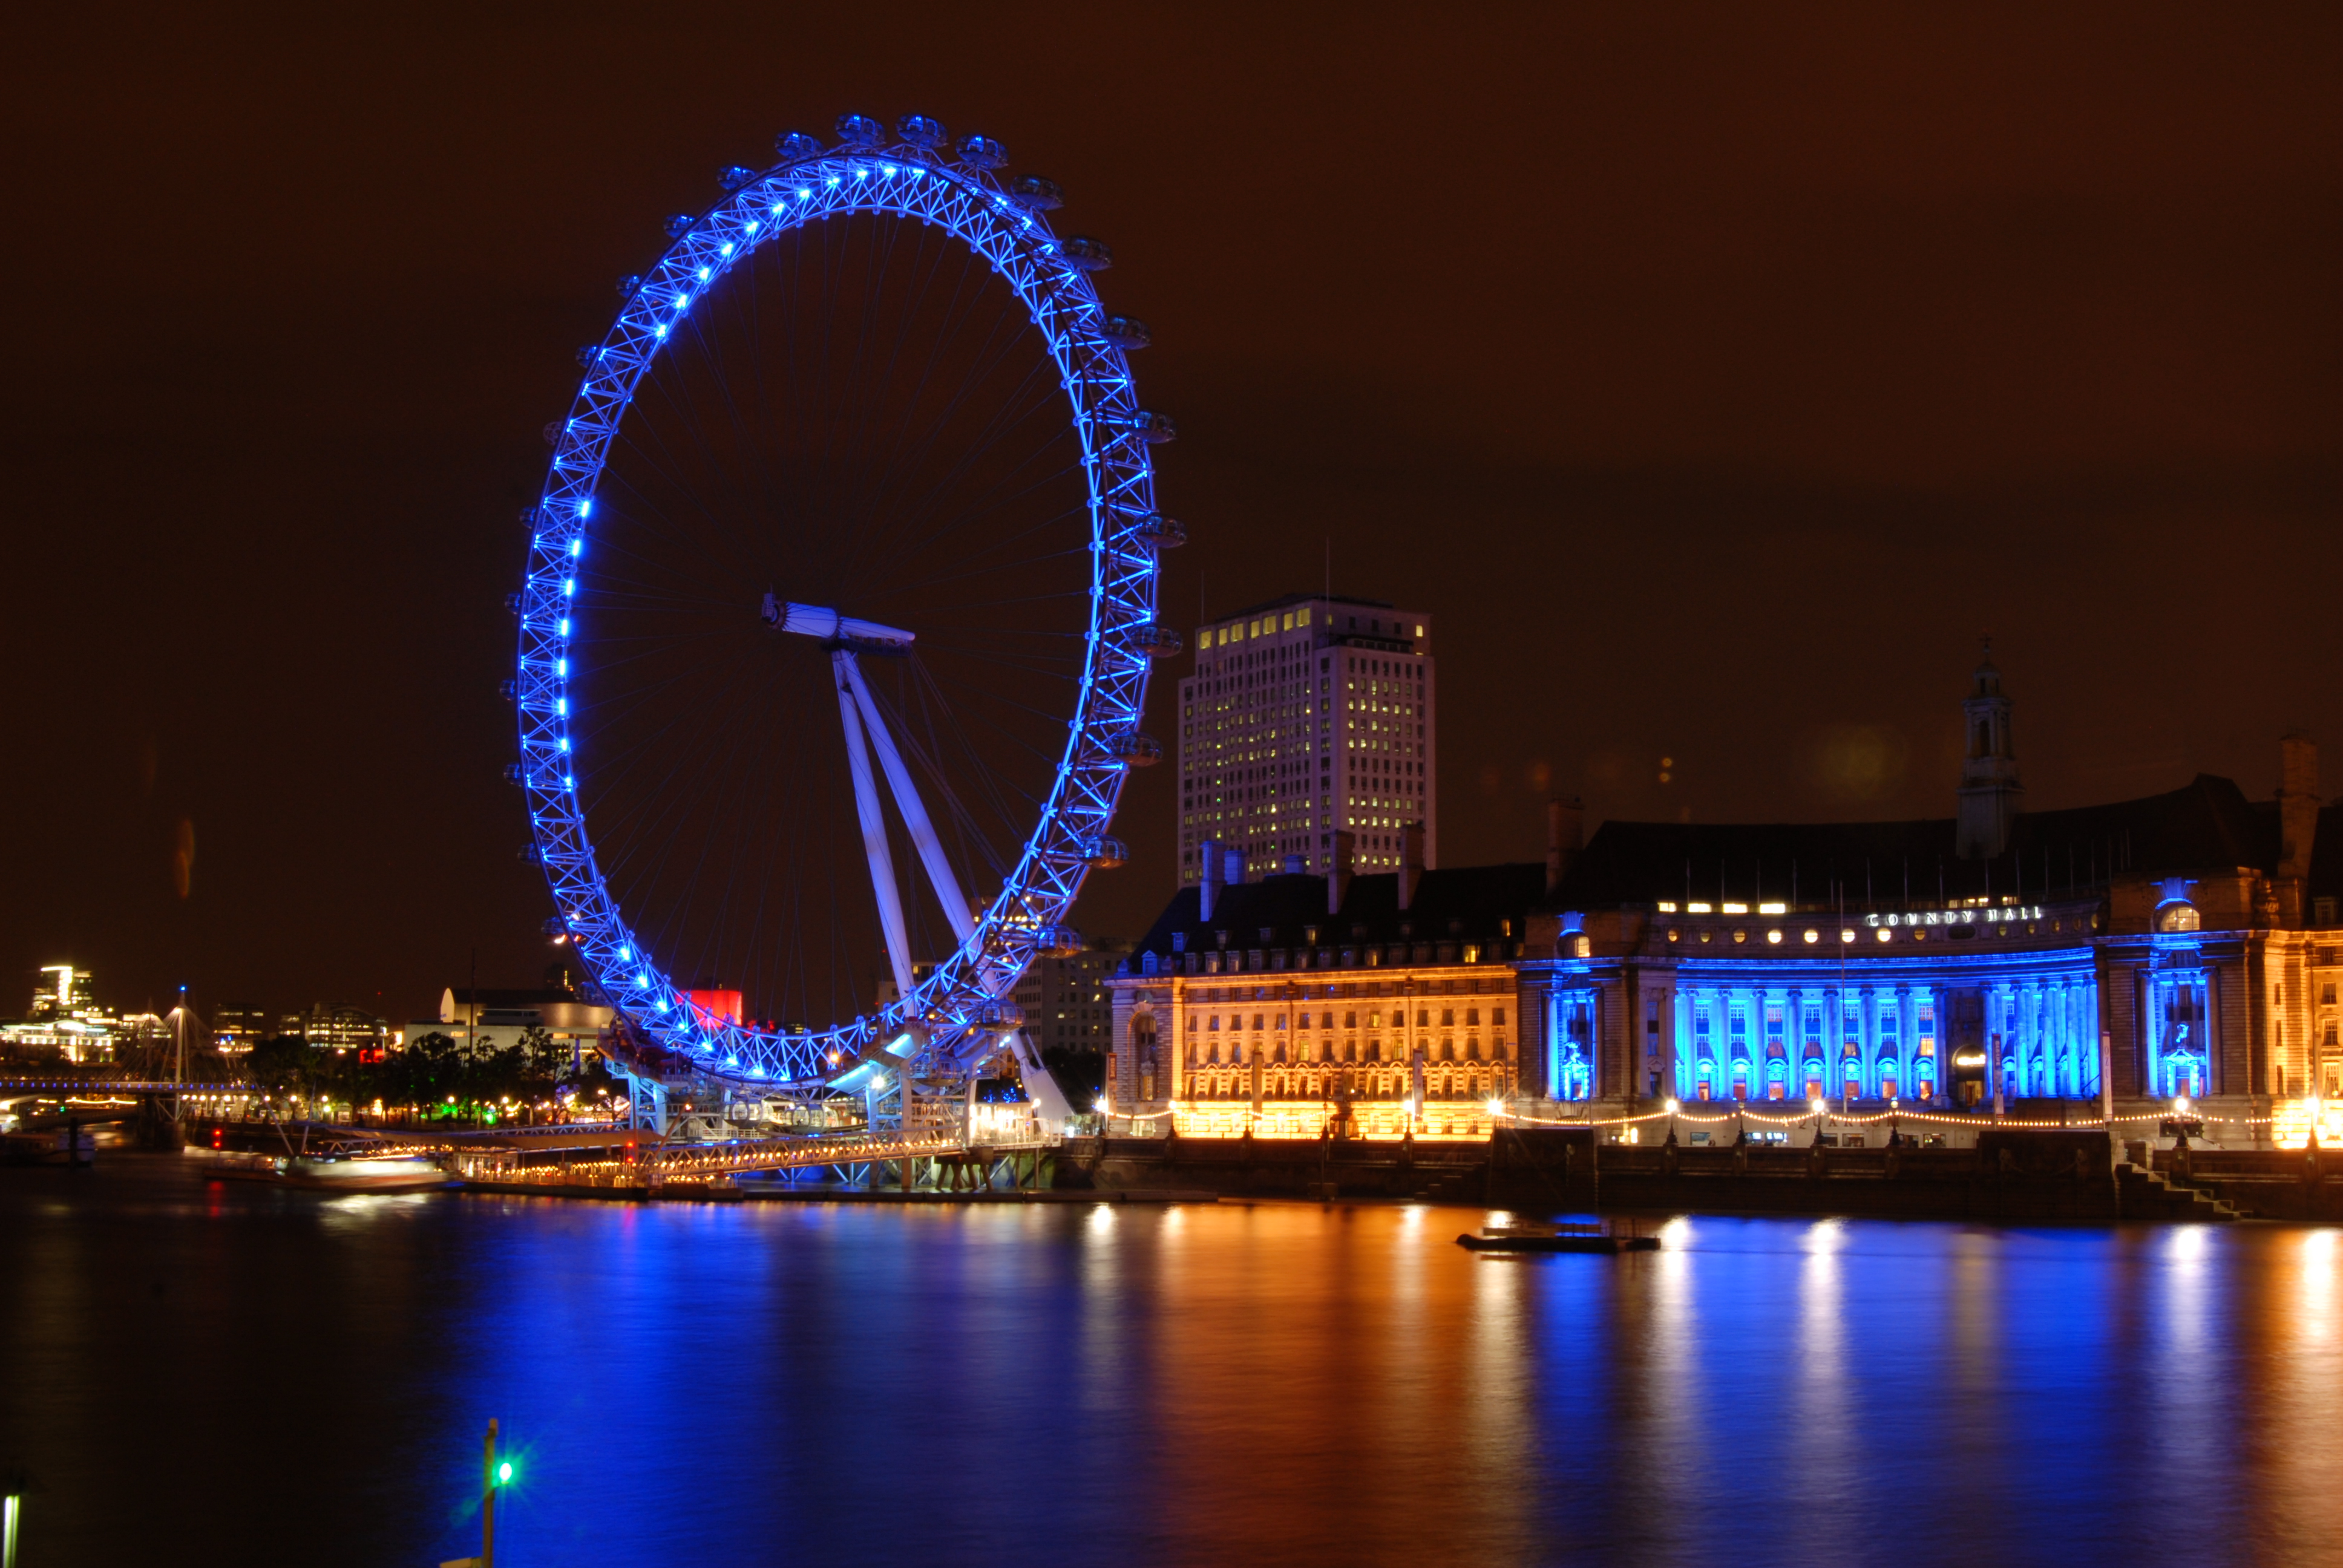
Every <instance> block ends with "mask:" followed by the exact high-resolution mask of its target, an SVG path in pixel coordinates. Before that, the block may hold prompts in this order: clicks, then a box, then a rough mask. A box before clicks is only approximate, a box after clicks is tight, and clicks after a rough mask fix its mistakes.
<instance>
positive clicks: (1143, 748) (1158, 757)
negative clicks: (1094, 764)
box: [1105, 729, 1163, 768]
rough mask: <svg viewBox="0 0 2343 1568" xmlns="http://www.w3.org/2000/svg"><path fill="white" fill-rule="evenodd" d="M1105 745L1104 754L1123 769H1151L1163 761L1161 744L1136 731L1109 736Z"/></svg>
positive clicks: (1150, 736)
mask: <svg viewBox="0 0 2343 1568" xmlns="http://www.w3.org/2000/svg"><path fill="white" fill-rule="evenodd" d="M1105 745H1106V754H1107V755H1108V756H1110V757H1111V758H1113V759H1115V760H1116V761H1118V762H1120V763H1121V764H1122V765H1123V766H1124V767H1125V768H1152V767H1154V766H1155V765H1156V764H1157V763H1158V762H1161V761H1162V760H1163V743H1162V742H1161V741H1160V740H1158V739H1155V737H1153V736H1152V735H1141V733H1140V732H1139V731H1138V730H1136V729H1132V730H1127V731H1125V732H1124V733H1122V734H1121V735H1110V736H1108V737H1107V738H1106V742H1105Z"/></svg>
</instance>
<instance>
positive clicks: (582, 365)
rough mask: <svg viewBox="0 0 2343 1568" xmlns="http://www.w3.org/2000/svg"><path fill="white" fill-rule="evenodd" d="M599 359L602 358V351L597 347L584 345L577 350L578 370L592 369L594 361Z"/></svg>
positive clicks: (590, 344)
mask: <svg viewBox="0 0 2343 1568" xmlns="http://www.w3.org/2000/svg"><path fill="white" fill-rule="evenodd" d="M600 357H602V350H601V347H600V346H599V345H598V344H592V343H588V344H584V345H582V346H581V347H579V348H578V368H579V369H580V370H591V369H593V368H594V361H596V360H597V359H599V358H600Z"/></svg>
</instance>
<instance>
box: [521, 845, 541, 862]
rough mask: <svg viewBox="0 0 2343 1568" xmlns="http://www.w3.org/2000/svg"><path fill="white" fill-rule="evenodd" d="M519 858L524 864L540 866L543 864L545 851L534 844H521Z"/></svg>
mask: <svg viewBox="0 0 2343 1568" xmlns="http://www.w3.org/2000/svg"><path fill="white" fill-rule="evenodd" d="M520 858H521V860H522V863H524V864H526V865H530V866H542V865H543V864H545V851H543V850H542V849H538V847H537V846H536V845H534V844H523V845H522V846H521V847H520Z"/></svg>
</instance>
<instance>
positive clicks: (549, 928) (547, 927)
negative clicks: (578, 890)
mask: <svg viewBox="0 0 2343 1568" xmlns="http://www.w3.org/2000/svg"><path fill="white" fill-rule="evenodd" d="M540 929H542V930H544V932H545V934H546V935H547V936H548V937H558V936H567V935H568V932H569V926H568V922H567V921H565V920H563V919H562V918H561V917H560V916H559V915H548V916H546V917H545V924H544V926H543V927H542V928H540Z"/></svg>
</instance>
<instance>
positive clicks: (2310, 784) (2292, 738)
mask: <svg viewBox="0 0 2343 1568" xmlns="http://www.w3.org/2000/svg"><path fill="white" fill-rule="evenodd" d="M2316 839H2318V745H2317V744H2316V743H2315V742H2314V741H2312V739H2310V737H2309V736H2308V735H2288V736H2285V737H2283V738H2282V739H2279V741H2278V889H2277V891H2278V909H2279V914H2280V919H2281V920H2283V921H2284V922H2285V925H2286V927H2287V929H2288V930H2299V929H2301V926H2302V900H2303V891H2302V890H2303V885H2304V884H2305V883H2306V882H2308V880H2309V879H2310V851H2311V848H2312V845H2313V843H2314V842H2315V840H2316Z"/></svg>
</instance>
